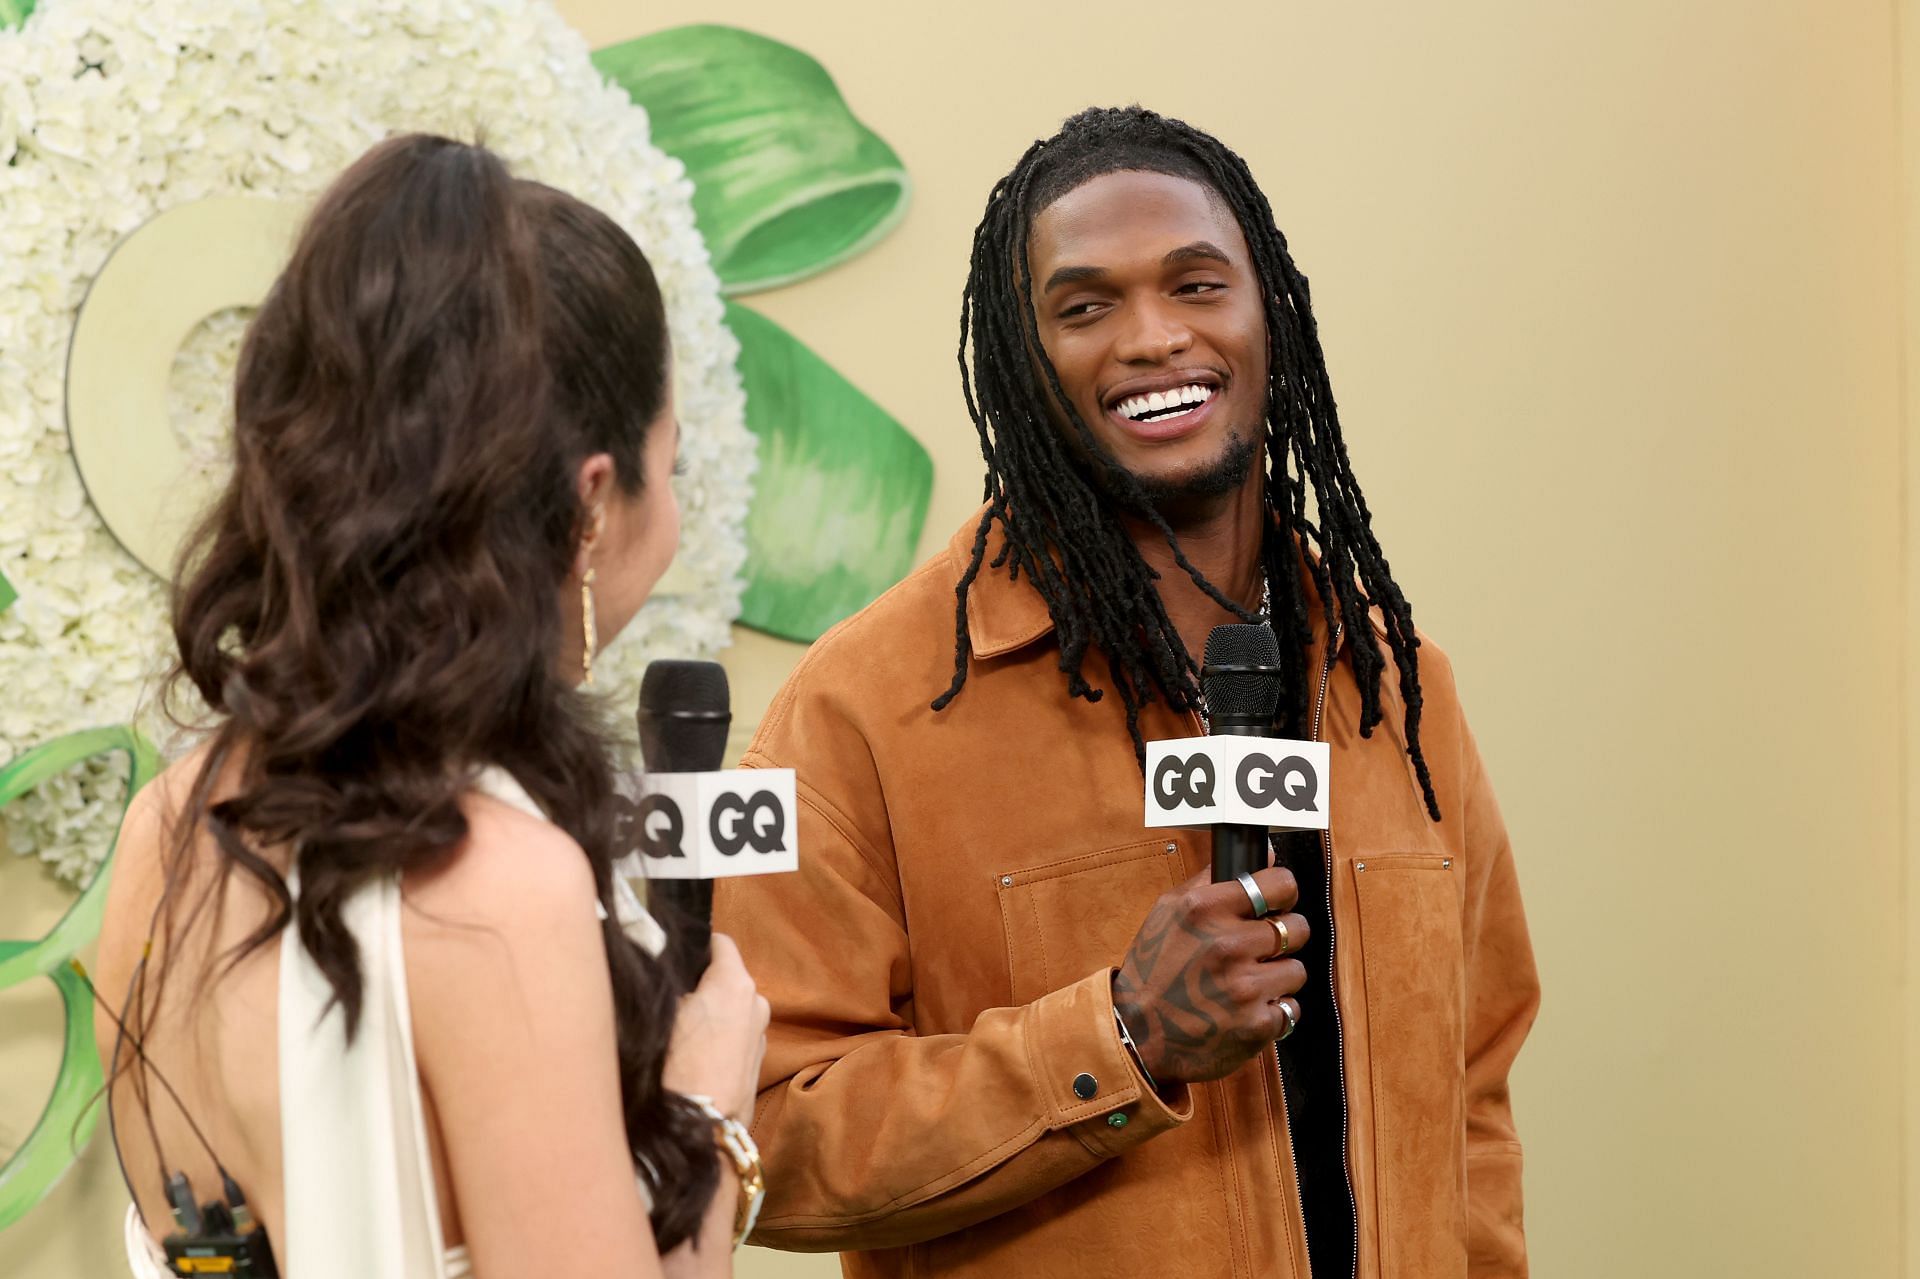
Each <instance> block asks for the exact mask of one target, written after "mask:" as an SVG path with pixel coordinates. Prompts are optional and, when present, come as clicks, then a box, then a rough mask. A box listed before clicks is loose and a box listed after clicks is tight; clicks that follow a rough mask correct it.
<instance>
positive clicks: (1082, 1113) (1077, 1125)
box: [1026, 968, 1193, 1158]
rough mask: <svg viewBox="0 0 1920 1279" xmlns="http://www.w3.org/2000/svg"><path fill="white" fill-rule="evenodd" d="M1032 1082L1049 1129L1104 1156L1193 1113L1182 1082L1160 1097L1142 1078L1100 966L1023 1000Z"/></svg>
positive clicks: (1108, 974)
mask: <svg viewBox="0 0 1920 1279" xmlns="http://www.w3.org/2000/svg"><path fill="white" fill-rule="evenodd" d="M1026 1015H1027V1043H1028V1045H1029V1056H1030V1060H1031V1065H1032V1069H1033V1075H1034V1083H1035V1085H1036V1087H1037V1088H1038V1090H1039V1093H1040V1096H1041V1098H1042V1099H1043V1100H1044V1101H1045V1103H1046V1106H1047V1111H1048V1127H1049V1128H1050V1129H1060V1128H1066V1129H1070V1130H1072V1132H1073V1134H1074V1136H1076V1137H1078V1138H1079V1139H1080V1141H1081V1144H1083V1145H1085V1146H1086V1147H1087V1149H1088V1150H1091V1151H1092V1152H1093V1153H1094V1154H1096V1155H1099V1156H1101V1157H1103V1158H1105V1157H1109V1156H1113V1155H1117V1154H1120V1153H1121V1152H1122V1151H1125V1150H1129V1149H1131V1148H1132V1147H1134V1146H1137V1145H1139V1144H1140V1143H1141V1142H1143V1141H1145V1140H1147V1139H1148V1138H1149V1137H1152V1136H1154V1135H1156V1134H1158V1133H1162V1132H1166V1131H1167V1130H1168V1129H1170V1128H1176V1127H1178V1126H1179V1125H1181V1124H1183V1123H1185V1122H1186V1121H1187V1120H1188V1119H1189V1118H1191V1117H1192V1115H1193V1097H1192V1094H1191V1093H1190V1092H1189V1090H1188V1088H1187V1086H1186V1085H1185V1084H1175V1085H1172V1086H1171V1088H1172V1092H1173V1096H1172V1097H1171V1098H1170V1099H1166V1100H1163V1099H1162V1098H1161V1097H1160V1096H1159V1095H1158V1094H1156V1093H1155V1092H1154V1091H1153V1089H1151V1088H1149V1087H1147V1081H1146V1080H1145V1079H1143V1078H1141V1076H1140V1072H1139V1070H1138V1069H1137V1068H1136V1067H1135V1066H1134V1064H1133V1061H1132V1059H1131V1058H1130V1057H1129V1056H1128V1053H1127V1050H1126V1046H1125V1045H1123V1044H1122V1043H1121V1042H1120V1032H1119V1030H1118V1029H1117V1028H1116V1027H1115V1026H1114V1022H1113V975H1112V972H1111V970H1110V969H1105V968H1102V969H1101V970H1100V971H1099V972H1097V973H1091V974H1089V975H1088V976H1086V977H1085V978H1083V979H1081V980H1080V981H1077V982H1075V983H1074V984H1073V985H1071V986H1067V987H1065V988H1063V989H1061V990H1056V991H1054V992H1052V993H1051V994H1047V995H1042V996H1041V997H1040V998H1039V999H1036V1000H1034V1001H1033V1002H1032V1003H1031V1004H1028V1005H1027V1008H1026Z"/></svg>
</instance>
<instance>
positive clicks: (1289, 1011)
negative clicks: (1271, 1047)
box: [1274, 999, 1300, 1043]
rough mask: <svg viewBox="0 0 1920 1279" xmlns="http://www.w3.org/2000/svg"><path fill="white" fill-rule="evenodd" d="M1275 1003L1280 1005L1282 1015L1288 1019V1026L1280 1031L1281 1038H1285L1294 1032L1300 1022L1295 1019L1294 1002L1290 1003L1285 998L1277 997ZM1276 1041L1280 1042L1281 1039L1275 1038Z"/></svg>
mask: <svg viewBox="0 0 1920 1279" xmlns="http://www.w3.org/2000/svg"><path fill="white" fill-rule="evenodd" d="M1274 1003H1275V1004H1277V1005H1278V1006H1279V1008H1280V1015H1281V1016H1282V1017H1285V1018H1286V1019H1287V1028H1286V1029H1285V1030H1283V1031H1281V1032H1280V1039H1285V1038H1286V1037H1287V1036H1288V1035H1291V1034H1292V1033H1293V1031H1294V1028H1295V1027H1296V1026H1298V1025H1299V1024H1300V1023H1299V1022H1298V1021H1295V1020H1294V1017H1293V1005H1292V1004H1289V1003H1288V1002H1287V1001H1286V1000H1284V999H1277V1000H1275V1001H1274ZM1274 1042H1275V1043H1279V1042H1280V1040H1279V1039H1276V1040H1274Z"/></svg>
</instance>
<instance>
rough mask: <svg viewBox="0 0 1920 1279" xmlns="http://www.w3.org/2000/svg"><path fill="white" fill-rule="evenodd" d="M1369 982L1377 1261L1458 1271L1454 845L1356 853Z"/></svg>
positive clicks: (1461, 985)
mask: <svg viewBox="0 0 1920 1279" xmlns="http://www.w3.org/2000/svg"><path fill="white" fill-rule="evenodd" d="M1353 886H1354V893H1355V897H1356V900H1357V901H1358V904H1359V914H1360V934H1361V938H1360V941H1361V945H1360V956H1361V963H1362V966H1363V971H1364V974H1365V982H1366V1018H1367V1045H1368V1050H1367V1056H1368V1063H1369V1075H1370V1078H1371V1091H1372V1097H1371V1101H1372V1103H1373V1130H1374V1142H1373V1145H1374V1176H1375V1184H1376V1187H1377V1191H1378V1199H1379V1202H1378V1211H1379V1218H1380V1230H1379V1239H1380V1248H1381V1262H1382V1265H1381V1270H1382V1273H1383V1274H1386V1275H1389V1276H1397V1275H1419V1276H1422V1277H1423V1279H1428V1277H1434V1276H1444V1275H1450V1274H1456V1273H1463V1271H1462V1266H1463V1260H1464V1257H1465V1251H1464V1249H1465V1242H1466V1241H1465V1230H1466V1184H1465V1175H1466V1163H1465V1157H1466V1155H1465V1122H1466V1116H1465V1104H1466V1103H1465V1092H1464V1078H1463V1072H1464V1068H1465V1067H1464V1063H1465V1029H1464V1028H1465V1023H1466V1007H1465V953H1464V951H1463V949H1462V944H1461V927H1460V884H1459V875H1458V873H1457V872H1456V870H1455V865H1454V861H1453V859H1452V858H1451V857H1447V856H1444V855H1442V854H1437V853H1392V854H1387V855H1385V856H1369V857H1364V858H1361V859H1359V860H1357V861H1355V862H1354V863H1353Z"/></svg>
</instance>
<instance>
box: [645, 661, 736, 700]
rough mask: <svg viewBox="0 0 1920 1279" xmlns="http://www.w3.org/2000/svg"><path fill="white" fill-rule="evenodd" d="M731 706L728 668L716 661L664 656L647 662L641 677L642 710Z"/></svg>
mask: <svg viewBox="0 0 1920 1279" xmlns="http://www.w3.org/2000/svg"><path fill="white" fill-rule="evenodd" d="M730 706H731V701H730V699H729V697H728V695H727V668H726V667H724V666H722V665H720V663H718V662H695V661H684V660H681V659H679V658H672V657H663V658H660V659H659V660H657V661H653V662H649V663H647V673H646V674H645V675H643V676H641V677H640V709H641V710H643V711H725V710H728V709H729V708H730Z"/></svg>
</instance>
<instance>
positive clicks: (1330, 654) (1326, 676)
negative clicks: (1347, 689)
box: [1273, 624, 1360, 1279]
mask: <svg viewBox="0 0 1920 1279" xmlns="http://www.w3.org/2000/svg"><path fill="white" fill-rule="evenodd" d="M1345 630H1346V627H1345V625H1344V624H1342V625H1336V626H1335V627H1334V628H1333V641H1332V643H1330V644H1328V645H1327V663H1326V665H1325V666H1324V667H1322V668H1321V671H1320V696H1319V697H1318V698H1317V699H1316V700H1315V701H1314V704H1313V740H1314V741H1316V742H1317V741H1319V740H1320V717H1321V715H1322V713H1323V712H1324V711H1325V710H1326V708H1327V684H1328V682H1329V681H1330V680H1331V679H1332V678H1333V668H1334V664H1335V663H1336V662H1337V661H1339V658H1340V640H1341V636H1342V635H1343V633H1344V632H1345ZM1320 848H1321V852H1322V855H1323V856H1324V857H1325V858H1326V867H1327V985H1328V987H1329V990H1328V994H1329V995H1330V996H1331V998H1330V1000H1329V1002H1330V1003H1331V1004H1332V1007H1333V1052H1334V1058H1333V1059H1334V1065H1335V1068H1336V1069H1337V1071H1338V1073H1339V1076H1340V1168H1341V1180H1343V1181H1344V1182H1346V1186H1347V1214H1348V1219H1349V1220H1351V1221H1352V1222H1353V1272H1352V1279H1360V1203H1359V1200H1358V1199H1356V1198H1355V1197H1354V1193H1353V1173H1352V1172H1351V1170H1349V1169H1348V1168H1347V1138H1348V1132H1347V1128H1348V1123H1349V1116H1348V1113H1347V1043H1346V1036H1345V1035H1344V1034H1342V1033H1341V1030H1340V995H1339V990H1338V988H1337V986H1336V985H1335V982H1334V941H1335V938H1334V927H1333V823H1332V822H1328V823H1327V829H1325V830H1324V831H1322V832H1320ZM1273 1052H1274V1062H1275V1064H1276V1065H1278V1063H1279V1060H1280V1046H1279V1045H1278V1044H1275V1045H1274V1048H1273ZM1280 1102H1281V1105H1282V1107H1283V1108H1284V1106H1285V1105H1286V1089H1285V1088H1284V1087H1283V1088H1282V1089H1281V1091H1280ZM1289 1131H1291V1130H1289ZM1288 1144H1289V1145H1291V1144H1292V1143H1291V1140H1289V1143H1288ZM1293 1176H1294V1181H1295V1183H1296V1184H1297V1183H1298V1182H1299V1179H1300V1158H1299V1155H1298V1154H1295V1156H1294V1166H1293ZM1302 1220H1303V1221H1304V1217H1303V1219H1302ZM1301 1231H1302V1237H1303V1240H1304V1235H1305V1226H1304V1225H1303V1226H1302V1227H1301Z"/></svg>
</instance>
